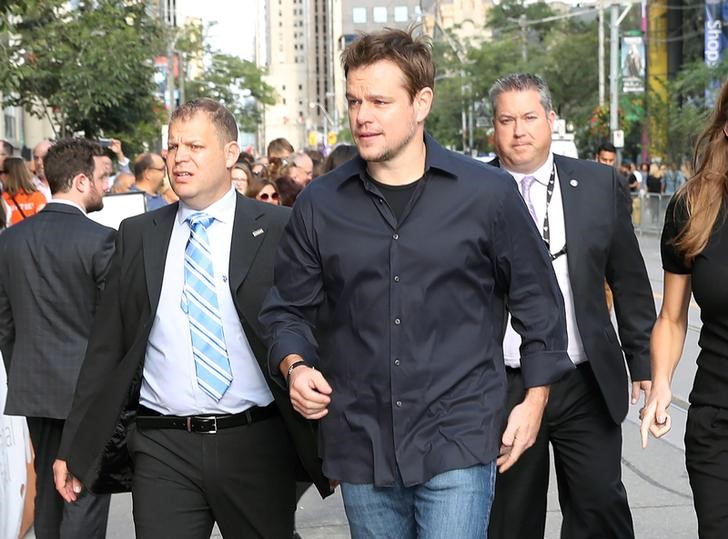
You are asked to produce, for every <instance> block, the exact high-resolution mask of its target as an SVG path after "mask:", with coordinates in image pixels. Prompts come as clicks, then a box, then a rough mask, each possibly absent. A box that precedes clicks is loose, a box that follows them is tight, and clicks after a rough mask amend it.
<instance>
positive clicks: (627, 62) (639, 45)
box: [622, 36, 646, 94]
mask: <svg viewBox="0 0 728 539" xmlns="http://www.w3.org/2000/svg"><path fill="white" fill-rule="evenodd" d="M645 64H646V62H645V42H644V40H643V39H642V36H625V37H623V38H622V93H625V94H627V93H637V92H644V91H645Z"/></svg>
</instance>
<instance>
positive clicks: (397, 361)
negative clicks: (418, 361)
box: [394, 359, 399, 367]
mask: <svg viewBox="0 0 728 539" xmlns="http://www.w3.org/2000/svg"><path fill="white" fill-rule="evenodd" d="M394 364H395V366H397V367H399V359H395V360H394Z"/></svg>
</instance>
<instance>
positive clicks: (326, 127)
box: [308, 101, 335, 147]
mask: <svg viewBox="0 0 728 539" xmlns="http://www.w3.org/2000/svg"><path fill="white" fill-rule="evenodd" d="M308 108H310V109H315V108H318V109H319V110H320V111H321V114H323V116H324V147H326V146H328V144H329V124H331V127H332V129H333V128H334V127H335V124H334V122H333V120H332V119H331V117H330V116H329V113H328V111H327V110H326V108H325V107H324V106H323V105H322V104H321V103H319V102H318V101H315V102H314V101H312V102H311V103H309V104H308Z"/></svg>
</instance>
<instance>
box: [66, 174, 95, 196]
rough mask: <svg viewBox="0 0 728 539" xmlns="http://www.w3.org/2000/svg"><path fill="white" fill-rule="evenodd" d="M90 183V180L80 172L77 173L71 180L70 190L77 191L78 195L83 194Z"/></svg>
mask: <svg viewBox="0 0 728 539" xmlns="http://www.w3.org/2000/svg"><path fill="white" fill-rule="evenodd" d="M90 181H91V179H90V178H89V177H88V176H86V175H85V174H83V173H82V172H79V173H78V174H76V175H75V176H74V177H73V179H72V180H71V189H70V190H75V191H78V192H79V193H85V192H86V190H87V189H88V184H89V182H90Z"/></svg>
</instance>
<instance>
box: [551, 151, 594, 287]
mask: <svg viewBox="0 0 728 539" xmlns="http://www.w3.org/2000/svg"><path fill="white" fill-rule="evenodd" d="M554 163H555V164H556V171H557V173H558V175H559V188H560V189H561V201H562V205H563V208H564V230H565V233H566V249H567V260H568V266H569V275H570V276H574V275H578V271H577V267H576V264H577V261H578V260H579V259H580V256H581V246H582V241H581V240H582V238H581V234H582V231H584V230H585V229H586V227H587V223H585V222H584V219H583V217H582V214H581V209H582V208H584V207H588V205H586V206H585V203H584V202H585V201H584V193H585V191H584V186H582V185H581V183H582V182H581V180H580V179H579V177H578V176H577V174H576V171H575V170H574V168H573V167H572V166H571V165H570V163H569V162H568V161H567V160H566V159H562V158H560V157H559V156H558V155H556V154H554Z"/></svg>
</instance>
